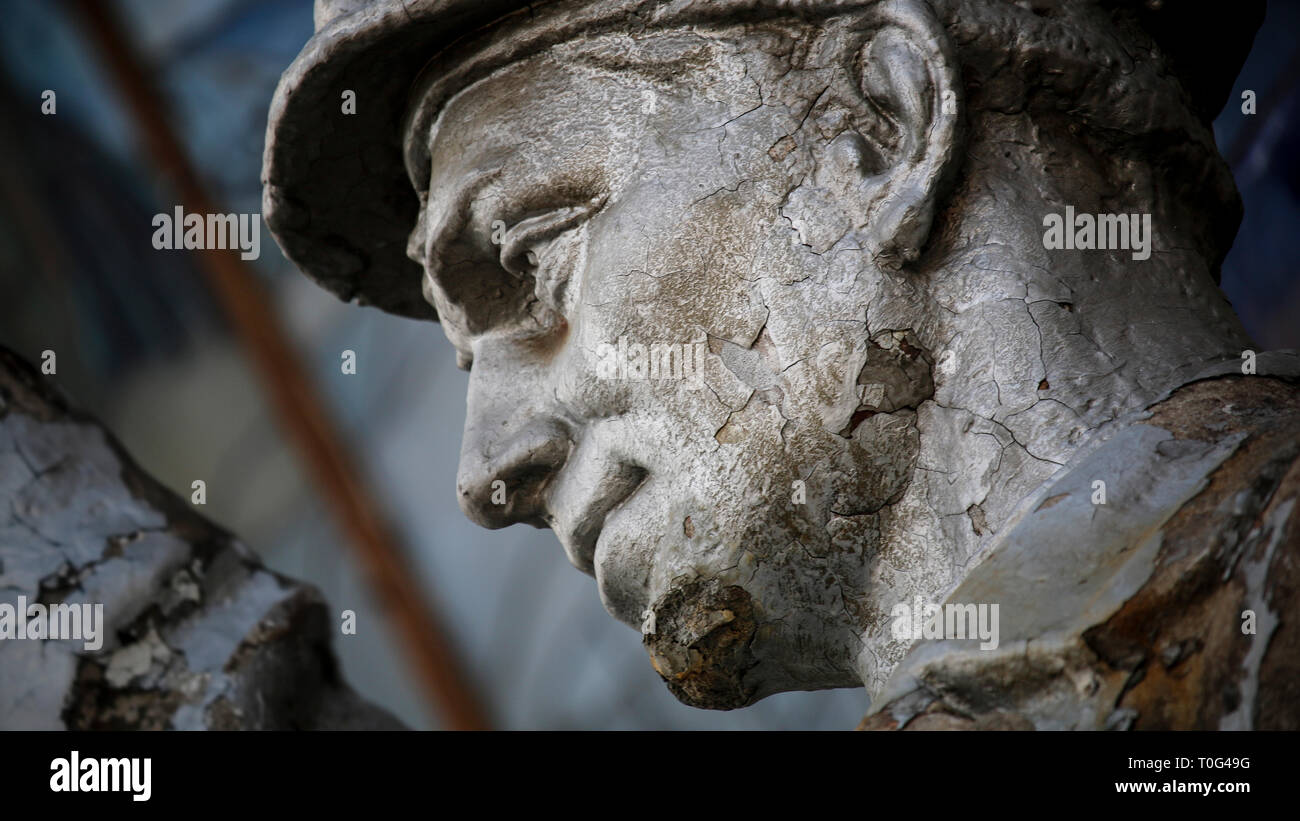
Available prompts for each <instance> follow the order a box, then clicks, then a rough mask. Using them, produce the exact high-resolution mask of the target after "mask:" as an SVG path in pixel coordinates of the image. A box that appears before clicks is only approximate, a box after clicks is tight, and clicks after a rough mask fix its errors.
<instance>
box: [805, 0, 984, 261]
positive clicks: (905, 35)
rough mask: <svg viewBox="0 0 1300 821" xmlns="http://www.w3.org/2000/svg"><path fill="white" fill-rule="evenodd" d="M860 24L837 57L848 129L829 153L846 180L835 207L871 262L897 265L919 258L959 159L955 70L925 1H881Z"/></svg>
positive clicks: (939, 27)
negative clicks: (849, 112) (851, 124)
mask: <svg viewBox="0 0 1300 821" xmlns="http://www.w3.org/2000/svg"><path fill="white" fill-rule="evenodd" d="M864 22H867V23H868V26H867V27H866V28H865V29H859V30H857V31H854V32H852V33H849V34H847V35H846V36H848V38H849V42H848V43H843V42H842V43H841V46H842V49H841V50H840V54H841V55H844V58H845V59H846V60H847V61H848V63H849V64H848V65H847V66H846V68H847V76H848V80H849V86H850V87H849V88H846V89H843V90H842V93H846V94H848V95H852V94H855V93H856V94H859V95H860V97H859V99H857V100H849V101H847V102H850V103H851V106H850V107H851V108H853V109H855V115H856V116H854V117H853V119H854V120H857V121H858V123H857V127H855V128H851V129H850V130H849V131H846V132H844V133H842V134H840V135H839V136H838V137H837V138H836V139H835V140H834V141H833V143H832V145H831V153H832V155H833V156H835V158H836V162H835V165H836V166H837V167H838V168H839V169H840V170H841V173H846V175H847V176H848V177H849V179H848V180H844V182H851V183H852V184H851V185H846V186H844V187H841V188H840V192H841V196H843V197H847V198H848V202H844V203H842V206H841V207H842V208H844V210H845V211H846V212H847V214H848V216H849V218H850V220H851V221H852V222H853V227H854V228H855V229H856V233H857V235H858V236H859V238H860V239H861V241H862V242H863V243H864V244H865V247H866V248H868V249H869V250H870V251H871V253H872V256H873V257H874V258H875V259H876V261H877V263H878V264H883V265H885V266H886V267H899V266H901V265H903V264H904V263H908V262H912V261H914V260H916V259H917V258H918V257H919V256H920V255H921V250H922V249H923V248H924V247H925V242H926V239H927V238H928V236H929V234H930V225H931V223H932V222H933V220H934V216H935V211H936V209H937V208H938V204H939V201H940V199H941V197H942V195H943V194H944V188H945V185H946V183H947V182H948V181H949V180H950V179H951V177H952V175H953V172H954V171H955V166H956V159H958V158H959V156H960V146H959V138H960V119H961V106H960V90H961V89H960V84H959V71H958V66H957V61H956V59H955V57H954V55H953V48H952V44H951V42H950V41H949V39H948V33H947V31H945V30H944V28H943V25H942V24H941V23H940V22H939V20H938V18H937V17H936V16H935V14H934V11H933V9H932V8H931V7H930V4H929V3H928V2H926V0H885V1H884V2H881V3H879V4H878V5H877V6H876V7H875V9H874V10H873V13H872V14H871V15H870V16H869V18H868V20H867V21H864ZM854 82H856V89H855V88H853V87H852V85H853V83H854ZM837 187H839V186H837Z"/></svg>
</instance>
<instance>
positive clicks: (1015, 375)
mask: <svg viewBox="0 0 1300 821" xmlns="http://www.w3.org/2000/svg"><path fill="white" fill-rule="evenodd" d="M990 162H992V160H990ZM1006 172H1007V173H1006V174H1002V175H999V174H997V173H992V174H990V176H989V178H987V179H983V182H984V183H985V185H984V186H983V187H982V188H981V189H980V194H979V195H974V194H972V193H971V192H969V191H967V192H964V193H963V196H962V198H961V201H963V202H964V205H963V209H962V213H963V214H965V215H966V216H965V218H964V222H963V223H962V224H961V225H959V226H958V228H957V230H956V231H948V232H946V235H947V236H948V237H950V238H952V237H956V238H957V239H950V240H948V241H949V243H950V244H951V245H952V248H951V249H950V250H949V252H948V253H947V254H946V261H945V262H944V263H943V264H942V265H941V266H939V268H940V269H941V270H940V271H938V272H936V273H933V274H931V275H929V277H928V283H929V284H928V286H927V287H928V288H929V293H928V298H929V299H930V300H931V302H932V304H936V305H938V306H941V309H940V310H939V311H937V312H936V313H937V314H938V315H939V316H940V317H941V318H940V320H939V322H938V323H937V326H936V327H935V329H934V330H933V331H932V332H931V333H930V334H928V335H927V336H928V337H929V338H930V339H929V344H930V345H931V353H932V354H933V356H934V359H935V371H936V372H935V392H934V399H933V401H931V402H926V403H925V404H924V405H922V407H921V409H920V411H919V413H918V420H917V421H918V427H919V429H920V432H921V437H920V439H921V447H920V452H919V456H918V460H917V466H916V468H917V469H916V471H915V474H914V477H913V481H912V483H911V485H910V486H909V488H908V490H907V491H906V492H905V494H904V496H903V498H902V499H901V500H900V501H899V502H898V503H897V504H895V505H894V506H892V508H891V511H890V515H889V517H888V518H887V519H885V520H884V521H883V524H882V533H881V535H882V542H883V545H884V546H883V549H882V554H881V560H882V562H883V565H884V567H885V568H889V567H894V568H897V567H900V566H901V567H908V568H911V569H912V572H908V573H892V574H889V573H888V572H887V570H880V571H876V573H875V579H874V580H875V581H876V582H877V584H876V585H875V587H874V589H875V590H876V592H877V595H879V596H880V598H881V600H882V605H883V606H882V608H881V611H880V612H883V613H886V614H887V613H889V612H890V608H891V607H892V606H893V605H894V604H897V603H908V604H912V603H914V602H915V600H916V597H918V596H919V597H920V598H921V599H922V600H924V601H926V602H936V603H937V602H939V601H941V600H942V598H943V596H944V595H945V593H946V592H947V591H949V590H950V589H952V587H954V586H955V585H956V584H957V583H958V582H960V580H961V579H962V578H963V577H964V575H965V574H966V572H968V570H969V568H971V567H972V566H974V564H975V563H976V562H977V561H978V560H979V559H980V558H981V557H982V554H983V551H984V550H985V549H986V548H987V547H988V545H989V544H990V543H991V542H992V540H993V539H994V537H995V536H996V535H997V534H998V533H999V532H1000V531H1001V530H1002V529H1003V526H1004V524H1005V523H1006V522H1007V520H1008V518H1009V517H1010V516H1011V515H1012V513H1013V512H1014V511H1015V509H1016V507H1017V506H1018V505H1019V504H1020V503H1021V502H1022V500H1023V499H1025V498H1026V497H1027V496H1028V495H1030V494H1031V493H1032V492H1034V491H1035V490H1037V489H1038V488H1040V487H1041V486H1042V485H1043V484H1044V483H1045V482H1046V481H1047V480H1048V479H1049V478H1050V477H1051V476H1052V475H1053V474H1054V473H1056V472H1057V471H1058V470H1059V469H1060V468H1061V467H1062V466H1064V465H1067V464H1069V463H1070V461H1071V459H1072V457H1073V456H1074V455H1075V454H1076V453H1077V452H1078V450H1079V448H1080V447H1081V446H1083V445H1084V444H1085V443H1086V442H1087V441H1088V440H1089V439H1090V438H1091V437H1092V436H1093V435H1094V433H1095V432H1096V431H1098V429H1100V428H1101V427H1103V426H1105V425H1107V424H1108V423H1112V422H1113V421H1114V420H1115V419H1117V418H1118V417H1119V416H1120V415H1122V414H1123V413H1125V412H1126V411H1130V410H1132V409H1135V408H1139V407H1142V406H1145V405H1146V404H1148V403H1150V402H1152V401H1153V400H1155V399H1156V398H1158V397H1160V396H1161V395H1162V394H1164V393H1165V392H1166V391H1168V390H1170V389H1171V388H1173V387H1175V386H1177V385H1179V384H1182V383H1183V382H1185V381H1187V380H1188V379H1190V378H1192V377H1193V376H1195V375H1196V374H1197V373H1198V372H1200V371H1201V370H1202V369H1204V368H1205V367H1206V366H1207V365H1208V364H1210V363H1212V362H1216V361H1222V360H1224V359H1234V358H1238V357H1240V355H1241V352H1242V350H1243V349H1246V348H1249V347H1250V346H1251V343H1250V341H1249V338H1248V337H1247V335H1246V333H1245V331H1244V329H1243V328H1242V327H1241V325H1240V322H1239V321H1238V320H1237V318H1236V316H1235V314H1233V312H1232V309H1231V307H1230V306H1229V305H1228V303H1227V301H1226V299H1225V298H1224V297H1223V295H1222V292H1221V291H1219V289H1218V288H1217V286H1215V284H1214V282H1213V280H1212V277H1211V274H1210V272H1209V271H1208V269H1207V265H1206V263H1205V262H1204V260H1203V259H1201V258H1200V257H1199V256H1197V255H1195V254H1194V253H1193V252H1191V251H1186V250H1181V249H1185V248H1187V247H1188V246H1190V243H1185V242H1184V243H1180V242H1179V241H1178V237H1177V236H1176V235H1175V234H1174V233H1173V229H1172V222H1171V221H1170V220H1169V219H1167V218H1166V215H1164V214H1162V213H1161V212H1160V211H1159V210H1158V209H1156V210H1155V211H1154V212H1153V213H1151V214H1150V225H1151V229H1150V230H1151V232H1152V235H1151V236H1150V237H1147V238H1146V240H1147V241H1149V242H1150V256H1149V257H1148V258H1146V259H1134V258H1133V250H1131V249H1130V250H1096V249H1094V250H1066V249H1061V250H1052V249H1049V248H1044V241H1043V235H1044V230H1045V229H1044V225H1043V218H1044V215H1045V214H1048V213H1056V214H1059V215H1061V216H1062V218H1064V217H1065V215H1066V212H1065V209H1064V207H1063V206H1062V205H1060V204H1059V203H1057V202H1054V201H1049V200H1048V199H1047V198H1044V199H1042V200H1041V201H1035V202H1034V204H1032V205H1026V204H1025V203H1026V197H1025V193H1026V192H1027V191H1039V190H1046V186H1044V187H1042V188H1035V187H1034V186H1032V185H1027V184H1026V182H1025V180H1024V178H1023V176H1021V177H1016V176H1015V175H1014V174H1013V173H1012V172H1011V170H1010V169H1006ZM1008 202H1018V203H1020V204H1021V206H1020V207H1019V208H1018V209H1017V210H1016V212H1015V216H1011V215H1010V212H1009V211H1008V209H1007V207H1006V203H1008ZM1074 210H1075V213H1076V214H1081V213H1085V212H1087V213H1091V214H1092V215H1093V218H1094V220H1095V217H1096V215H1097V214H1098V213H1105V211H1103V210H1101V209H1098V208H1096V207H1095V206H1093V207H1089V206H1087V205H1084V204H1078V205H1076V206H1075V208H1074ZM1135 212H1136V209H1130V210H1129V211H1128V212H1126V213H1135ZM1137 213H1139V220H1140V221H1141V222H1145V220H1144V219H1143V218H1142V217H1141V214H1140V212H1137ZM1094 230H1095V226H1094ZM1095 241H1096V240H1095V235H1094V242H1095ZM1138 253H1139V255H1140V256H1141V255H1142V254H1141V252H1140V251H1139V252H1138ZM936 546H941V547H942V549H936ZM918 548H924V550H923V551H922V552H923V553H925V554H930V555H929V556H926V557H923V558H921V559H919V560H918V559H917V558H916V557H917V555H918V553H917V550H918ZM918 561H919V563H918ZM886 575H888V576H889V577H888V578H886ZM889 627H890V621H889V620H888V619H878V620H877V622H876V623H874V624H869V625H867V626H866V629H865V630H864V631H863V633H862V637H863V642H864V645H865V648H864V651H863V653H862V654H861V655H860V657H859V658H860V663H859V672H860V673H861V674H862V676H863V678H864V680H865V681H866V683H867V686H868V690H869V691H872V692H874V690H875V688H876V687H878V686H879V685H880V684H881V683H882V681H883V678H884V676H885V675H887V672H888V670H889V669H891V667H892V662H894V661H897V657H898V656H899V655H901V652H900V648H899V646H898V644H897V642H896V641H895V638H894V637H893V636H891V634H890V631H889ZM891 641H894V644H893V645H891V644H890V643H891Z"/></svg>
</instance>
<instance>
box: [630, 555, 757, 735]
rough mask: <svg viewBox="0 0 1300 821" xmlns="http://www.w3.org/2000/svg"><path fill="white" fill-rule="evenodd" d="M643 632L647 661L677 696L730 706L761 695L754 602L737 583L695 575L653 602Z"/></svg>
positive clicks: (698, 704)
mask: <svg viewBox="0 0 1300 821" xmlns="http://www.w3.org/2000/svg"><path fill="white" fill-rule="evenodd" d="M651 612H652V613H653V621H652V622H651V623H650V624H649V625H647V630H646V632H645V633H644V643H645V647H646V651H647V652H648V653H649V654H650V662H651V663H652V664H653V665H654V668H655V670H656V671H658V673H659V675H660V676H661V677H662V678H663V680H664V683H666V684H667V685H668V689H669V691H671V692H672V694H673V695H674V696H676V697H677V698H678V699H679V700H680V701H682V702H683V703H685V704H689V705H690V706H692V707H703V708H706V709H711V710H734V709H736V708H737V707H746V706H748V705H750V704H753V703H754V702H755V701H757V700H758V698H759V697H760V693H759V692H758V688H757V686H756V684H755V682H754V681H753V679H754V677H753V675H752V673H753V668H754V667H755V665H756V664H757V660H756V659H755V658H754V655H753V652H752V651H751V649H750V645H751V643H752V642H753V639H754V632H755V620H754V605H753V601H752V600H751V599H750V595H749V593H747V592H745V590H744V589H743V588H741V587H739V586H737V585H723V584H722V583H720V582H718V581H717V580H714V579H697V580H694V581H691V582H687V583H686V584H684V585H681V586H679V587H675V588H673V589H672V590H670V591H669V592H668V593H666V594H664V595H663V596H661V597H660V598H659V599H658V600H657V601H656V602H655V603H654V604H653V605H652V606H651Z"/></svg>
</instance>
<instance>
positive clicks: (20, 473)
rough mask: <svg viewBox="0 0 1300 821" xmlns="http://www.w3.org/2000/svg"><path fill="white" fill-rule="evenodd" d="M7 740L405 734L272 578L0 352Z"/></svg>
mask: <svg viewBox="0 0 1300 821" xmlns="http://www.w3.org/2000/svg"><path fill="white" fill-rule="evenodd" d="M0 499H3V501H4V506H3V508H0V511H3V512H0V591H2V593H0V730H56V729H58V730H61V729H68V730H165V729H176V730H207V729H211V730H291V729H297V730H309V729H402V724H401V723H400V722H399V721H397V719H395V718H393V717H392V716H391V715H389V714H388V713H387V712H385V711H384V710H381V709H379V708H377V707H374V706H372V705H370V704H368V703H366V702H365V701H364V700H363V699H361V698H360V697H359V696H358V695H357V694H356V693H355V692H353V690H352V689H351V688H350V687H349V686H348V685H347V684H346V683H345V682H344V681H343V680H342V677H341V675H340V672H339V668H338V663H337V661H336V660H335V658H334V654H333V652H332V650H331V648H330V636H331V634H332V632H333V631H334V630H335V629H337V628H335V627H334V625H335V624H336V623H337V622H336V621H335V618H336V617H335V616H333V615H331V613H330V612H329V610H328V609H327V607H326V605H325V602H324V601H323V600H322V598H321V595H320V592H319V591H317V590H316V589H315V588H312V587H309V586H307V585H304V584H302V583H300V582H295V581H293V580H292V579H287V578H285V577H283V576H281V575H279V574H277V573H274V572H272V571H270V570H268V569H267V568H266V567H264V566H263V565H262V564H261V562H260V561H258V559H257V557H256V555H255V554H253V553H252V551H250V550H249V549H248V548H246V547H244V545H242V544H240V543H239V542H238V541H236V540H235V539H234V538H233V537H232V536H231V535H230V534H228V533H226V532H225V531H223V530H221V529H220V528H218V527H217V526H216V525H214V524H212V523H211V522H209V521H208V520H207V519H204V518H203V517H202V516H200V515H198V514H197V513H195V512H194V509H193V508H192V507H191V505H190V504H189V501H188V500H184V499H181V498H179V497H177V496H176V495H175V494H173V493H171V492H170V491H168V490H167V489H166V488H164V487H163V486H162V485H161V484H159V483H158V482H157V481H155V480H154V479H153V478H152V477H150V476H149V475H147V474H146V473H144V472H143V471H142V470H141V469H140V468H139V467H138V466H136V464H135V463H134V462H133V461H132V460H131V458H130V457H129V456H128V455H127V454H126V453H125V452H124V451H123V449H122V446H121V444H119V443H118V442H117V441H116V440H115V439H114V438H113V436H112V435H111V434H110V433H108V432H107V431H106V430H104V429H103V428H102V427H101V426H100V425H99V424H98V423H96V422H95V421H94V420H92V419H90V418H88V417H87V416H86V415H85V414H83V413H80V412H78V411H75V410H72V409H70V408H69V407H68V405H67V403H66V402H65V401H64V400H63V399H62V397H60V396H59V395H58V393H57V392H56V391H55V389H54V388H53V386H52V380H51V378H50V377H49V376H46V375H44V374H42V373H38V372H37V371H36V369H35V368H33V367H32V366H31V365H29V364H28V363H26V362H24V361H23V360H22V359H20V358H19V357H18V356H17V355H16V354H14V353H12V352H10V351H9V350H7V349H5V348H3V347H0Z"/></svg>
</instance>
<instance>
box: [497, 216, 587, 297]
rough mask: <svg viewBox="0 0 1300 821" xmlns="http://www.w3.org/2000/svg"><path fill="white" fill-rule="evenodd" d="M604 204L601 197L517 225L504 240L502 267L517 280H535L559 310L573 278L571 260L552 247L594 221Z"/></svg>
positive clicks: (539, 292) (540, 291)
mask: <svg viewBox="0 0 1300 821" xmlns="http://www.w3.org/2000/svg"><path fill="white" fill-rule="evenodd" d="M604 202H605V198H604V197H603V196H602V197H597V198H595V199H592V200H589V201H588V202H585V203H582V204H581V205H576V206H568V207H565V208H555V209H552V210H549V211H545V212H543V213H541V214H537V215H535V216H531V217H527V218H525V219H522V220H519V221H518V222H516V223H514V224H513V225H512V226H510V228H508V229H506V232H505V234H504V235H503V236H502V238H501V267H502V268H504V269H505V270H506V271H507V272H509V273H510V275H511V276H514V277H516V278H519V279H532V280H533V282H534V285H535V289H536V292H537V295H538V296H539V297H540V298H542V299H543V300H544V301H545V302H547V303H549V304H550V306H551V307H553V308H556V309H557V310H558V309H559V308H560V306H561V304H562V299H563V291H564V289H565V286H566V285H567V280H568V275H569V271H568V270H565V269H567V268H568V267H570V266H569V265H567V264H566V262H570V261H571V260H570V259H569V258H568V256H567V255H566V254H562V253H558V252H557V253H554V254H553V253H551V251H552V250H553V248H552V246H553V245H554V244H555V241H556V240H557V239H559V238H560V237H562V236H564V235H565V234H567V233H568V232H570V231H572V230H573V229H575V228H578V227H580V226H581V225H582V224H583V223H584V222H585V221H586V220H588V219H590V218H591V216H592V215H593V214H594V213H595V212H596V211H598V210H599V209H600V207H601V206H602V205H603V204H604Z"/></svg>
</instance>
